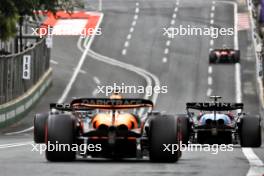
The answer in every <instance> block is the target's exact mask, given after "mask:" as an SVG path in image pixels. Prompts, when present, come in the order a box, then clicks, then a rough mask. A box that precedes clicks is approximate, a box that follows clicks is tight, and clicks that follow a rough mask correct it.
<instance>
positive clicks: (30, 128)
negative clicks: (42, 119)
mask: <svg viewBox="0 0 264 176" xmlns="http://www.w3.org/2000/svg"><path fill="white" fill-rule="evenodd" d="M33 129H34V127H33V126H31V127H29V128H26V129H24V130H21V131H16V132H11V133H5V135H7V136H9V135H14V134H21V133H26V132H29V131H31V130H33Z"/></svg>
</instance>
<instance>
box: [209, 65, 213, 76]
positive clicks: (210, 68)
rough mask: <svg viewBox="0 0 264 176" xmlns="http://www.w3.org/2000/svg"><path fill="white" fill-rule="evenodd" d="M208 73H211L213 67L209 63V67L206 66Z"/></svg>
mask: <svg viewBox="0 0 264 176" xmlns="http://www.w3.org/2000/svg"><path fill="white" fill-rule="evenodd" d="M208 73H209V74H212V73H213V67H212V66H211V65H209V67H208Z"/></svg>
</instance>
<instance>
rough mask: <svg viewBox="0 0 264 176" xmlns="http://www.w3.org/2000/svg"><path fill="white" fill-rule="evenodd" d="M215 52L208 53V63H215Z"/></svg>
mask: <svg viewBox="0 0 264 176" xmlns="http://www.w3.org/2000/svg"><path fill="white" fill-rule="evenodd" d="M216 57H217V56H216V54H215V53H213V52H211V53H210V55H209V63H210V64H213V63H216Z"/></svg>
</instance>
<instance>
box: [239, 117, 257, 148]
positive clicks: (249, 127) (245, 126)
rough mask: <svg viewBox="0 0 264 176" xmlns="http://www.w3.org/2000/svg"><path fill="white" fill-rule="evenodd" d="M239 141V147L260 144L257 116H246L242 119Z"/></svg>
mask: <svg viewBox="0 0 264 176" xmlns="http://www.w3.org/2000/svg"><path fill="white" fill-rule="evenodd" d="M240 143H241V147H260V146H261V126H260V118H259V117H254V116H253V117H249V116H246V117H244V118H243V119H242V122H241V129H240Z"/></svg>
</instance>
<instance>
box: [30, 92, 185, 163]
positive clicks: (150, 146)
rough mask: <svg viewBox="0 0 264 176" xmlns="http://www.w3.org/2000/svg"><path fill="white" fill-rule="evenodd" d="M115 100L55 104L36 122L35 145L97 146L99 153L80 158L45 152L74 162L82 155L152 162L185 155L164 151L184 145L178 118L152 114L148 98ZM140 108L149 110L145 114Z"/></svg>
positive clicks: (49, 156) (72, 153)
mask: <svg viewBox="0 0 264 176" xmlns="http://www.w3.org/2000/svg"><path fill="white" fill-rule="evenodd" d="M115 97H116V96H114V97H112V98H79V99H74V100H72V101H71V103H70V104H61V103H53V104H50V112H48V113H42V114H37V115H36V116H35V118H34V141H35V142H36V143H45V144H46V145H48V143H52V144H69V145H73V144H78V146H80V145H82V144H84V145H95V146H100V149H101V150H99V149H98V150H96V149H95V150H93V151H88V150H87V151H86V152H85V153H82V154H80V151H49V150H46V158H47V160H49V161H72V160H74V159H75V158H76V155H77V154H79V155H80V156H82V157H86V156H91V157H105V158H142V157H143V156H149V158H150V160H151V161H153V162H175V161H177V160H178V159H179V157H180V156H181V151H180V150H179V149H177V150H175V151H174V153H173V154H172V153H171V152H168V151H163V148H162V147H163V144H178V143H179V142H180V138H179V136H180V135H179V134H180V128H179V123H178V118H177V117H176V116H173V115H168V114H162V113H160V112H154V111H152V108H153V103H152V101H150V100H146V99H123V98H120V97H117V98H115ZM142 108H145V109H147V110H148V111H141V110H140V109H142ZM134 109H137V110H138V111H134ZM140 111H141V112H143V113H141V112H140ZM144 112H145V113H144Z"/></svg>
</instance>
